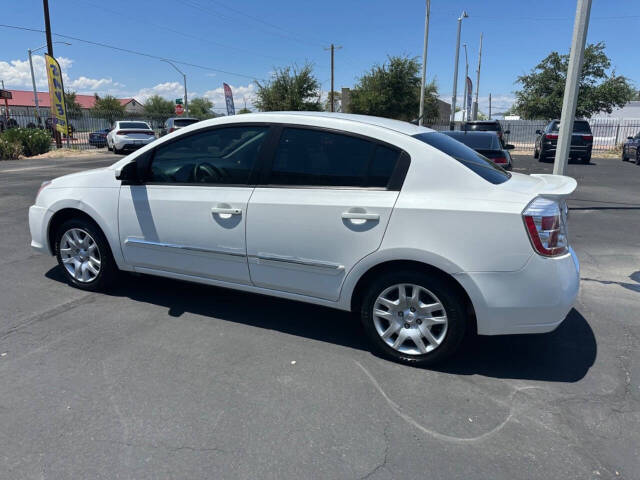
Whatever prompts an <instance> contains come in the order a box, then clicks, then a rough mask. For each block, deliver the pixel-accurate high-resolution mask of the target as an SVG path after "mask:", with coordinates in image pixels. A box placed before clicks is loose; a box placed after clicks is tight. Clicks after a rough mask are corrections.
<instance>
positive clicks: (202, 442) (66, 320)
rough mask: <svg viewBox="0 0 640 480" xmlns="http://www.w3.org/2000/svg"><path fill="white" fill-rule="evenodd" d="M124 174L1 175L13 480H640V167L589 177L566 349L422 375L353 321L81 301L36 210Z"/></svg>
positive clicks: (18, 166)
mask: <svg viewBox="0 0 640 480" xmlns="http://www.w3.org/2000/svg"><path fill="white" fill-rule="evenodd" d="M116 158H117V157H114V156H106V155H105V156H104V157H100V158H95V157H93V158H87V159H83V158H78V159H59V160H37V161H35V160H34V161H15V162H2V163H0V225H1V228H0V305H1V307H2V308H0V355H1V356H0V442H1V443H2V448H1V449H0V478H7V479H32V478H34V479H35V478H38V479H40V478H51V479H88V478H91V479H99V478H104V479H116V478H123V479H129V478H136V479H145V478H162V479H169V478H176V479H178V478H179V479H200V478H203V479H204V478H216V479H245V478H246V479H252V478H264V479H269V478H273V479H285V478H318V479H328V478H340V479H343V478H344V479H347V478H353V479H364V478H369V479H384V478H396V479H398V478H429V479H439V478H442V479H515V478H518V479H520V478H527V479H550V478H558V479H560V478H562V479H573V478H575V479H585V478H598V479H600V478H626V479H637V478H640V455H639V453H640V387H639V385H640V373H639V372H640V354H639V350H638V346H639V343H640V342H639V339H640V326H639V323H640V227H639V225H640V222H639V221H638V220H639V218H640V167H638V166H635V165H633V164H630V163H623V162H621V161H620V160H619V159H609V158H594V159H593V160H592V162H591V164H589V165H570V167H569V171H568V174H569V175H571V176H573V177H575V178H576V179H577V180H578V185H579V186H578V189H577V191H576V192H575V193H574V195H573V196H572V198H571V199H570V202H569V205H570V208H571V211H570V217H569V228H570V240H571V243H572V245H573V247H574V248H575V250H576V252H577V254H578V256H579V259H580V261H581V267H582V271H581V278H582V281H581V291H580V295H579V300H578V303H577V305H576V307H575V309H574V310H573V311H571V313H570V314H569V316H568V317H567V319H566V321H565V322H564V323H563V324H562V325H561V326H560V327H559V328H558V329H557V330H556V331H555V332H552V333H549V334H544V335H530V336H503V337H479V338H476V339H470V340H469V341H467V342H466V343H465V345H464V349H463V351H462V352H461V353H460V354H459V355H457V356H456V357H455V358H453V359H452V360H451V361H449V362H448V363H446V364H444V365H441V366H439V367H438V368H434V369H418V368H412V367H406V366H403V365H398V364H395V363H391V362H389V361H387V360H384V359H381V358H378V357H376V356H374V355H372V354H371V353H370V352H369V351H368V349H367V345H366V343H365V341H364V339H363V333H362V331H361V329H360V327H359V325H358V323H357V321H355V320H353V319H352V318H351V317H350V316H349V315H348V314H346V313H343V312H339V311H334V310H330V309H325V308H319V307H315V306H311V305H306V304H301V303H296V302H290V301H285V300H278V299H273V298H266V297H261V296H257V295H251V294H246V293H240V292H235V291H230V290H225V289H220V288H213V287H205V286H198V285H193V284H187V283H181V282H177V281H173V280H165V279H159V278H152V277H145V276H132V275H122V278H121V280H120V284H119V285H118V286H117V287H116V288H115V290H114V291H112V292H111V293H109V294H97V293H86V292H82V291H79V290H75V289H73V288H71V287H69V286H67V285H66V284H65V283H64V281H63V277H62V275H61V273H60V272H59V271H58V269H57V267H56V262H55V259H54V258H53V257H46V256H41V255H37V254H35V253H33V252H32V251H31V249H30V247H29V242H30V236H29V232H28V224H27V209H28V207H29V205H31V204H32V203H33V199H34V196H35V193H36V191H37V189H38V186H39V184H40V183H41V182H42V181H44V180H47V179H50V178H52V177H55V176H59V175H63V174H66V173H71V172H73V171H77V170H82V169H87V168H95V167H99V166H103V165H108V164H110V163H112V162H113V161H115V159H116ZM514 164H515V171H520V172H525V173H533V172H550V171H551V169H552V165H551V164H539V163H538V162H537V161H535V160H533V158H532V157H531V156H530V155H529V156H523V155H516V156H514ZM469 241H472V239H470V240H469ZM495 248H500V246H499V245H496V246H495Z"/></svg>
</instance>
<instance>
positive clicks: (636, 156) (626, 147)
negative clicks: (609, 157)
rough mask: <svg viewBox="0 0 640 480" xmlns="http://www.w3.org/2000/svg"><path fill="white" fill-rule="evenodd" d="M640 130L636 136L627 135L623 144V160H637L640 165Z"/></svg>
mask: <svg viewBox="0 0 640 480" xmlns="http://www.w3.org/2000/svg"><path fill="white" fill-rule="evenodd" d="M639 147H640V132H638V133H636V136H635V137H627V141H626V142H624V144H623V145H622V161H623V162H625V161H627V160H631V161H635V162H636V165H640V148H639Z"/></svg>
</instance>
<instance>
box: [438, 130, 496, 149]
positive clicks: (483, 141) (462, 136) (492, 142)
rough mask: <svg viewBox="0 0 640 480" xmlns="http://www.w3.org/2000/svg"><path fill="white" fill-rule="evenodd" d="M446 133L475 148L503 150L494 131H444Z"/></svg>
mask: <svg viewBox="0 0 640 480" xmlns="http://www.w3.org/2000/svg"><path fill="white" fill-rule="evenodd" d="M442 133H444V134H445V135H447V136H449V137H451V138H455V139H456V140H458V141H459V142H462V143H464V144H465V145H466V146H467V147H471V148H473V149H474V150H502V147H501V146H500V140H498V136H497V135H496V134H494V133H478V134H476V133H467V132H455V131H454V132H451V131H449V132H442Z"/></svg>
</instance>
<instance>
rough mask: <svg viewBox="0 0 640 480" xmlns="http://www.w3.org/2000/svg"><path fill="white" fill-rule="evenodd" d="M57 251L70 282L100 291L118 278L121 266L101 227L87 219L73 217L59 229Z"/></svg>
mask: <svg viewBox="0 0 640 480" xmlns="http://www.w3.org/2000/svg"><path fill="white" fill-rule="evenodd" d="M55 239H56V241H55V252H56V257H57V259H58V264H59V265H60V267H62V271H63V273H64V275H65V278H66V279H67V280H68V281H69V283H70V284H71V285H73V286H75V287H77V288H80V289H82V290H90V291H99V290H104V289H105V288H107V287H108V286H109V285H110V284H111V283H112V282H113V280H114V279H115V276H116V274H117V272H118V268H117V266H116V264H115V261H114V260H113V256H112V255H111V250H110V249H109V245H108V243H107V240H106V238H105V237H104V235H103V233H102V231H101V230H100V228H99V227H98V226H97V225H96V224H94V223H93V222H90V221H88V220H85V219H83V218H77V219H71V220H67V221H66V222H64V223H63V224H62V225H60V226H59V227H58V229H57V231H56V237H55Z"/></svg>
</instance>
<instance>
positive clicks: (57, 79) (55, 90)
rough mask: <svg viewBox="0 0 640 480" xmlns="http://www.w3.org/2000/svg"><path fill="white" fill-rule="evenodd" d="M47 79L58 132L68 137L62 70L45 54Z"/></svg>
mask: <svg viewBox="0 0 640 480" xmlns="http://www.w3.org/2000/svg"><path fill="white" fill-rule="evenodd" d="M44 59H45V63H46V66H47V78H48V79H49V98H50V99H51V114H52V115H53V123H54V125H55V126H56V130H57V131H59V132H60V133H62V134H64V135H67V137H68V124H69V123H68V121H67V106H66V105H65V103H64V86H63V84H62V70H60V65H59V64H58V61H57V60H56V59H55V58H53V57H51V56H49V55H47V54H45V56H44Z"/></svg>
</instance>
